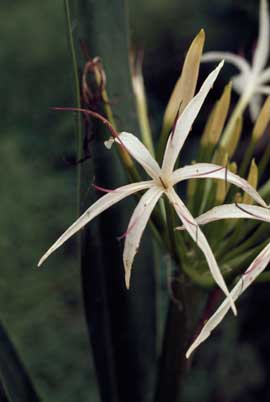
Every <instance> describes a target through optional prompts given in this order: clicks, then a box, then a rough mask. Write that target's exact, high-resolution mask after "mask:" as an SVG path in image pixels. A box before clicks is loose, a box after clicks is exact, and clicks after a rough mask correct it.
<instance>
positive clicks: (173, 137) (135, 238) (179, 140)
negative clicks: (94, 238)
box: [38, 62, 265, 312]
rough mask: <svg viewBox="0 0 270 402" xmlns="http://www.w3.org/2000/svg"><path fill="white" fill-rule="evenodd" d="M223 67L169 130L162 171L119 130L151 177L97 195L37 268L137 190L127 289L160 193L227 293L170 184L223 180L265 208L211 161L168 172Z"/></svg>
mask: <svg viewBox="0 0 270 402" xmlns="http://www.w3.org/2000/svg"><path fill="white" fill-rule="evenodd" d="M222 66H223V62H222V63H220V64H219V65H218V67H217V68H216V69H215V70H213V71H212V73H210V74H209V76H208V77H207V78H206V80H205V82H204V83H203V85H202V87H201V89H200V91H199V92H198V94H197V95H196V96H195V97H194V98H193V99H192V100H191V101H190V102H189V104H188V105H187V106H186V108H185V109H184V111H183V113H182V114H181V115H180V117H179V118H178V120H177V122H176V124H175V127H174V129H173V132H172V133H171V134H170V136H169V138H168V141H167V146H166V150H165V153H164V158H163V163H162V167H161V168H160V167H159V165H158V163H157V162H156V161H155V159H154V158H153V157H152V155H151V154H150V152H149V151H148V149H147V148H146V147H145V146H144V145H143V144H142V143H141V141H139V139H138V138H137V137H136V136H134V135H132V134H130V133H126V132H123V133H121V134H120V135H119V136H118V137H117V139H116V142H117V143H118V144H119V143H120V144H121V145H122V146H124V147H125V149H126V150H127V151H128V152H129V154H130V155H131V156H132V157H133V158H134V159H136V161H137V162H138V163H139V164H140V165H141V166H142V167H143V168H144V170H145V171H146V173H147V174H148V175H149V176H150V177H151V180H149V181H143V182H139V183H133V184H128V185H126V186H123V187H119V188H117V189H115V190H113V191H111V192H109V193H108V194H106V195H104V196H103V197H101V198H100V199H99V200H98V201H96V202H95V203H94V204H93V205H91V207H90V208H89V209H88V210H86V211H85V212H84V213H83V214H82V216H80V217H79V218H78V219H77V221H76V222H75V223H73V225H72V226H70V227H69V228H68V229H67V230H66V232H65V233H64V234H63V235H62V236H61V237H60V238H59V239H58V240H57V241H56V242H55V243H54V244H53V245H52V247H51V248H50V249H49V250H48V251H47V252H46V254H45V255H44V256H43V257H42V258H41V260H40V261H39V264H38V265H39V266H40V265H41V264H42V263H43V262H44V260H45V259H46V258H47V257H48V256H49V255H50V254H51V253H53V252H54V251H55V250H56V249H57V248H58V247H60V246H61V245H62V244H63V243H64V242H65V241H66V240H67V239H69V238H70V237H71V236H72V235H74V234H75V233H76V232H78V231H79V230H80V229H81V228H82V227H84V226H85V225H86V224H87V223H88V222H90V221H91V220H92V219H93V218H95V217H96V216H97V215H99V214H100V213H101V212H103V211H104V210H106V209H107V208H110V207H111V206H112V205H114V204H116V203H117V202H119V201H120V200H122V199H123V198H125V197H127V196H129V195H131V194H133V193H136V192H138V191H141V190H147V191H146V193H145V194H144V195H143V196H142V198H141V200H140V201H139V203H138V205H137V207H136V208H135V210H134V212H133V214H132V216H131V219H130V222H129V225H128V229H127V232H126V235H125V245H124V253H123V262H124V268H125V282H126V286H127V288H129V283H130V275H131V268H132V263H133V260H134V257H135V254H136V253H137V251H138V247H139V244H140V240H141V237H142V234H143V231H144V229H145V226H146V224H147V222H148V220H149V218H150V215H151V213H152V211H153V209H154V207H155V205H156V203H157V202H158V200H159V198H160V197H161V196H162V195H163V194H164V195H165V196H167V198H168V199H169V201H170V202H171V204H172V205H173V207H174V208H175V211H176V213H177V215H178V216H179V218H180V219H181V221H182V223H183V225H184V226H185V228H186V230H187V231H188V233H189V234H190V236H191V237H192V239H193V240H194V241H196V243H197V244H198V246H199V247H200V249H201V250H202V252H203V253H204V255H205V258H206V260H207V262H208V265H209V269H210V271H211V273H212V275H213V278H214V280H215V281H216V283H217V284H218V286H219V287H220V288H221V289H222V290H223V292H224V293H225V295H226V296H228V295H229V292H228V289H227V286H226V284H225V281H224V279H223V277H222V275H221V273H220V270H219V268H218V265H217V262H216V260H215V257H214V255H213V253H212V250H211V248H210V246H209V244H208V242H207V240H206V238H205V236H204V234H203V232H202V231H201V229H200V228H199V226H198V225H197V223H196V221H195V219H194V218H193V217H192V215H191V214H190V212H189V211H188V209H187V208H186V206H185V205H184V203H183V202H182V200H181V199H180V198H179V197H178V195H177V194H176V192H175V190H174V189H173V186H174V185H175V184H176V183H178V182H180V181H182V180H187V179H191V178H198V177H200V178H209V177H211V178H215V179H221V180H227V181H228V182H230V183H232V184H235V185H237V186H238V187H240V188H241V189H243V190H244V191H245V192H247V193H248V194H249V195H250V196H251V197H252V198H253V199H254V200H255V201H257V202H258V203H260V204H261V205H265V203H264V201H263V199H262V198H261V197H260V195H259V194H258V193H257V192H256V190H255V189H254V188H253V187H251V186H250V185H249V184H248V183H247V182H246V181H245V180H243V179H241V178H240V177H238V176H237V175H235V174H233V173H231V172H229V171H227V170H226V168H225V167H223V166H218V165H213V164H211V163H209V164H208V163H199V164H195V165H192V166H185V167H183V168H180V169H177V170H175V171H173V168H174V165H175V162H176V159H177V157H178V155H179V152H180V150H181V148H182V147H183V145H184V142H185V140H186V138H187V136H188V134H189V132H190V130H191V127H192V124H193V122H194V120H195V118H196V116H197V115H198V113H199V111H200V109H201V106H202V104H203V102H204V100H205V98H206V96H207V94H208V92H209V91H210V89H211V87H212V86H213V83H214V82H215V80H216V78H217V76H218V74H219V72H220V69H221V68H222ZM231 305H232V308H233V310H234V312H235V311H236V310H235V307H234V305H233V303H232V300H231Z"/></svg>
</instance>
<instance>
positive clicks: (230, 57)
mask: <svg viewBox="0 0 270 402" xmlns="http://www.w3.org/2000/svg"><path fill="white" fill-rule="evenodd" d="M218 60H225V62H228V63H231V64H233V65H234V66H235V67H236V68H238V69H239V70H240V71H241V73H243V74H247V73H249V72H250V66H249V64H248V62H247V61H246V60H245V59H244V58H243V57H241V56H237V55H236V54H233V53H230V52H207V53H205V54H203V55H202V58H201V61H202V62H212V61H218Z"/></svg>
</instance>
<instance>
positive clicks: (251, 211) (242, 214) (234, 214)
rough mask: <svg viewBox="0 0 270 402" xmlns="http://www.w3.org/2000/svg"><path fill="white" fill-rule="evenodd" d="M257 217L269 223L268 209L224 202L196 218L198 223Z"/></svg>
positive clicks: (269, 212) (269, 214)
mask: <svg viewBox="0 0 270 402" xmlns="http://www.w3.org/2000/svg"><path fill="white" fill-rule="evenodd" d="M239 218H244V219H257V220H260V221H264V222H269V223H270V209H269V208H263V207H258V206H256V205H249V204H224V205H220V206H218V207H214V208H212V209H210V210H209V211H207V212H205V213H204V214H202V215H200V216H198V217H197V218H196V222H197V223H198V225H206V224H207V223H210V222H215V221H218V220H220V219H239Z"/></svg>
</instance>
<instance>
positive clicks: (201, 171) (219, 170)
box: [172, 163, 266, 207]
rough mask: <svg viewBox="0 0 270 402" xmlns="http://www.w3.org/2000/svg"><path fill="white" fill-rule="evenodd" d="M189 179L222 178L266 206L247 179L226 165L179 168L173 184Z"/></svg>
mask: <svg viewBox="0 0 270 402" xmlns="http://www.w3.org/2000/svg"><path fill="white" fill-rule="evenodd" d="M188 179H221V180H227V182H228V183H231V184H234V185H235V186H237V187H239V188H241V189H242V190H243V191H245V192H246V193H247V194H248V195H250V196H251V197H252V198H253V199H254V200H255V201H256V202H257V203H258V204H260V205H262V206H264V207H266V203H265V201H264V200H263V199H262V197H261V196H260V194H259V193H258V192H257V191H256V190H255V188H254V187H252V186H251V185H250V184H249V183H248V182H247V181H246V180H245V179H243V178H242V177H240V176H238V175H237V174H234V173H232V172H230V171H229V170H228V169H226V167H224V166H219V165H215V164H214V163H195V164H194V165H187V166H184V167H183V168H180V169H177V170H175V171H174V172H173V175H172V182H173V185H174V184H176V183H178V182H180V181H182V180H188Z"/></svg>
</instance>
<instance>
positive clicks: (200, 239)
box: [166, 189, 236, 314]
mask: <svg viewBox="0 0 270 402" xmlns="http://www.w3.org/2000/svg"><path fill="white" fill-rule="evenodd" d="M166 195H167V197H168V198H169V200H170V202H171V203H172V205H173V207H174V209H175V211H176V213H177V215H178V216H179V218H180V219H181V221H182V223H183V225H184V226H185V228H186V230H187V232H188V233H189V234H190V236H191V237H192V239H193V240H194V241H195V242H196V243H197V245H198V247H200V249H201V250H202V252H203V253H204V255H205V258H206V260H207V263H208V266H209V269H210V272H211V274H212V276H213V278H214V280H215V281H216V283H217V285H218V286H219V287H220V288H221V290H222V291H223V292H224V293H225V295H226V296H228V297H229V299H230V305H231V307H232V310H233V311H234V313H235V314H236V309H235V306H234V303H233V300H232V298H231V296H230V293H229V290H228V288H227V285H226V283H225V281H224V278H223V276H222V275H221V272H220V269H219V267H218V265H217V262H216V259H215V257H214V254H213V252H212V250H211V248H210V246H209V244H208V241H207V240H206V237H205V236H204V234H203V232H202V231H201V229H200V228H199V226H198V224H197V222H196V221H195V219H194V218H193V216H192V215H191V213H190V212H189V210H188V209H187V208H186V206H185V205H184V203H183V202H182V200H181V199H180V198H179V197H178V195H177V194H176V192H175V191H174V190H173V189H170V190H168V191H167V192H166Z"/></svg>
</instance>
